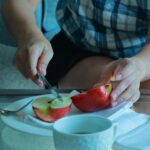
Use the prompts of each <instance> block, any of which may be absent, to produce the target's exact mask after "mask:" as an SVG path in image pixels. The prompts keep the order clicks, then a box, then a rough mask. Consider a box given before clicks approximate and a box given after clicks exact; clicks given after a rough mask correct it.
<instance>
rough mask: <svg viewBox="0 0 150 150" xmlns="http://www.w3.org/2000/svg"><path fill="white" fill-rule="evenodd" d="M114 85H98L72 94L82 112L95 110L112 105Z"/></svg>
mask: <svg viewBox="0 0 150 150" xmlns="http://www.w3.org/2000/svg"><path fill="white" fill-rule="evenodd" d="M111 91H112V85H111V84H107V85H104V86H97V87H94V88H92V89H90V90H88V91H85V92H82V93H80V94H77V95H75V96H72V97H71V99H72V102H73V104H74V105H75V106H76V107H77V108H78V109H79V110H80V111H82V112H94V111H98V110H100V109H103V108H105V107H108V106H110V93H111Z"/></svg>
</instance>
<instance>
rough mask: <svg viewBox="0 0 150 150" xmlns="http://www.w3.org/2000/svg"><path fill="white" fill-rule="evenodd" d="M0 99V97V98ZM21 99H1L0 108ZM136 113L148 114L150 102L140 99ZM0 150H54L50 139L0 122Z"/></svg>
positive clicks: (136, 104) (135, 106) (135, 108)
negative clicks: (23, 131) (17, 129)
mask: <svg viewBox="0 0 150 150" xmlns="http://www.w3.org/2000/svg"><path fill="white" fill-rule="evenodd" d="M0 98H1V97H0ZM20 98H21V97H13V98H12V97H11V98H10V97H3V101H1V103H0V107H6V106H7V105H8V104H10V100H11V101H15V100H17V99H20ZM133 109H134V110H135V111H137V112H142V113H146V114H150V102H149V101H148V100H144V101H143V99H141V100H139V101H138V102H137V103H135V105H134V106H133ZM0 149H1V150H54V144H53V139H52V137H39V136H35V135H31V134H27V133H22V132H20V131H16V130H14V129H11V128H9V127H7V126H5V125H4V124H3V123H2V121H1V120H0Z"/></svg>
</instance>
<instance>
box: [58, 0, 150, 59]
mask: <svg viewBox="0 0 150 150" xmlns="http://www.w3.org/2000/svg"><path fill="white" fill-rule="evenodd" d="M56 14H57V20H58V22H59V25H60V26H61V28H62V29H63V30H64V31H65V33H66V35H67V36H68V37H69V38H70V39H71V40H72V41H73V42H74V43H77V44H78V45H80V46H82V47H83V48H85V49H86V50H89V51H93V52H97V53H100V54H104V55H107V56H110V57H114V58H120V57H131V56H133V55H135V54H136V53H137V52H138V51H139V50H140V49H141V47H142V46H143V45H144V44H145V42H146V35H147V30H148V25H149V21H150V0H59V2H58V5H57V12H56Z"/></svg>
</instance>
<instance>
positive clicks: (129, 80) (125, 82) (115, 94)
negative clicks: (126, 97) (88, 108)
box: [111, 76, 135, 101]
mask: <svg viewBox="0 0 150 150" xmlns="http://www.w3.org/2000/svg"><path fill="white" fill-rule="evenodd" d="M134 80H135V79H134V78H133V77H132V76H131V77H130V78H127V79H124V80H122V81H121V82H120V83H119V84H118V86H116V88H114V90H113V91H112V93H111V99H112V101H116V99H117V98H118V96H119V95H120V94H121V93H123V92H124V91H125V90H126V89H127V88H128V87H129V85H130V84H132V82H133V81H134Z"/></svg>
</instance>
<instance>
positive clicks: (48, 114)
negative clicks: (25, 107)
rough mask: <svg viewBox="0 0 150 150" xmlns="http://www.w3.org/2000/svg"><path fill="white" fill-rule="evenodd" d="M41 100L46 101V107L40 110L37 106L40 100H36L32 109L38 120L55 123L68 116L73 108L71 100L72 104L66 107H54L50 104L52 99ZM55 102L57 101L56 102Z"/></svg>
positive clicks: (44, 98)
mask: <svg viewBox="0 0 150 150" xmlns="http://www.w3.org/2000/svg"><path fill="white" fill-rule="evenodd" d="M40 99H41V100H43V101H45V104H44V105H45V107H43V108H40V107H37V106H36V105H35V104H36V103H38V101H39V99H36V100H34V103H33V104H32V109H33V111H34V113H35V116H36V118H38V119H40V120H42V121H44V122H54V121H56V120H57V119H60V118H62V117H64V116H66V115H67V114H68V113H69V111H70V109H71V106H72V101H71V100H70V103H68V105H66V106H62V107H53V105H51V102H50V100H51V99H50V98H49V99H48V98H47V97H43V98H40ZM54 101H55V100H54Z"/></svg>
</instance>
